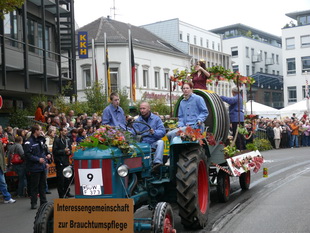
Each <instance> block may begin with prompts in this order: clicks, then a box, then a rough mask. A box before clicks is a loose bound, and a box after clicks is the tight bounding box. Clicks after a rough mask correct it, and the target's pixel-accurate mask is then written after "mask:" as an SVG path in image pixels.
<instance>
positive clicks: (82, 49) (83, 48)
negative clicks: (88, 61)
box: [78, 32, 88, 58]
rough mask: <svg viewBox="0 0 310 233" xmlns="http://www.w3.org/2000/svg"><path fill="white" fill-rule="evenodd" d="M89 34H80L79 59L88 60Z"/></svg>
mask: <svg viewBox="0 0 310 233" xmlns="http://www.w3.org/2000/svg"><path fill="white" fill-rule="evenodd" d="M87 37H88V36H87V32H78V51H79V58H88V46H87V43H88V42H87V41H88V39H87Z"/></svg>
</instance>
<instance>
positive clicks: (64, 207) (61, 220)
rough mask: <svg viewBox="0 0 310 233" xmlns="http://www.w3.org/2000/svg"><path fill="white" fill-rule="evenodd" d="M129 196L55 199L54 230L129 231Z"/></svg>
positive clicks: (80, 232) (65, 232)
mask: <svg viewBox="0 0 310 233" xmlns="http://www.w3.org/2000/svg"><path fill="white" fill-rule="evenodd" d="M133 212H134V211H133V199H131V198H123V199H102V198H100V199H99V198H89V199H84V198H83V199H55V201H54V232H57V233H61V232H63V233H85V232H94V233H95V232H98V233H99V232H100V233H104V232H109V233H114V232H115V233H119V232H122V233H127V232H128V233H132V232H133V230H134V221H133V220H134V214H133Z"/></svg>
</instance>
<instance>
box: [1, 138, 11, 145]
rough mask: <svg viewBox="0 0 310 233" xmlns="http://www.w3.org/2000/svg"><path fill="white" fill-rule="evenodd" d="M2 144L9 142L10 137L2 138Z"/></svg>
mask: <svg viewBox="0 0 310 233" xmlns="http://www.w3.org/2000/svg"><path fill="white" fill-rule="evenodd" d="M1 141H2V144H8V143H9V140H8V138H1Z"/></svg>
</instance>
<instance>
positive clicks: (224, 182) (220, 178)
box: [216, 170, 230, 202]
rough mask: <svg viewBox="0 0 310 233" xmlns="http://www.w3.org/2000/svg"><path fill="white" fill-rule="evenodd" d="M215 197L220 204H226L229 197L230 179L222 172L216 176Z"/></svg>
mask: <svg viewBox="0 0 310 233" xmlns="http://www.w3.org/2000/svg"><path fill="white" fill-rule="evenodd" d="M216 189H217V195H218V198H219V200H220V202H227V201H228V200H229V195H230V177H229V175H228V174H227V173H226V172H224V171H223V170H219V173H218V174H217V186H216Z"/></svg>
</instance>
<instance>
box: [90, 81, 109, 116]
mask: <svg viewBox="0 0 310 233" xmlns="http://www.w3.org/2000/svg"><path fill="white" fill-rule="evenodd" d="M85 95H86V100H87V103H88V107H89V111H90V113H91V114H92V113H97V114H101V112H102V110H103V109H104V108H105V107H106V106H107V105H108V102H107V95H106V94H104V92H103V84H102V83H101V82H94V83H93V85H92V87H91V88H89V89H86V90H85Z"/></svg>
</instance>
